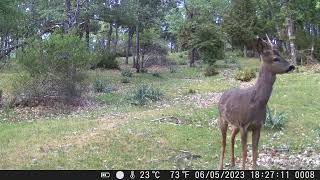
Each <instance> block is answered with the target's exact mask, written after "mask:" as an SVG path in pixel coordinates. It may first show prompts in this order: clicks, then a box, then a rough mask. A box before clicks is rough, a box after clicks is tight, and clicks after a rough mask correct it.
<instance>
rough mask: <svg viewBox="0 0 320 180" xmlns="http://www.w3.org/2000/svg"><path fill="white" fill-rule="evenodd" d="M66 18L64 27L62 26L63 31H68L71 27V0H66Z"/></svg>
mask: <svg viewBox="0 0 320 180" xmlns="http://www.w3.org/2000/svg"><path fill="white" fill-rule="evenodd" d="M65 3H66V19H65V27H64V32H65V33H68V32H69V29H70V27H71V18H72V17H71V1H70V0H66V2H65Z"/></svg>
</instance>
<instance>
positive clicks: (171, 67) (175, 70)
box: [169, 65, 178, 73]
mask: <svg viewBox="0 0 320 180" xmlns="http://www.w3.org/2000/svg"><path fill="white" fill-rule="evenodd" d="M177 69H178V68H177V66H176V65H170V66H169V71H170V73H176V72H177Z"/></svg>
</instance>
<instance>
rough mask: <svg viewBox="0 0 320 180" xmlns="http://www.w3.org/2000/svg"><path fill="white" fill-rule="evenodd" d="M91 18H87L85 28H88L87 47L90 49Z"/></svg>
mask: <svg viewBox="0 0 320 180" xmlns="http://www.w3.org/2000/svg"><path fill="white" fill-rule="evenodd" d="M89 24H90V19H89V18H87V19H86V23H85V30H86V44H87V48H88V49H90V26H89Z"/></svg>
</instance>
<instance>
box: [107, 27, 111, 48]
mask: <svg viewBox="0 0 320 180" xmlns="http://www.w3.org/2000/svg"><path fill="white" fill-rule="evenodd" d="M111 36H112V23H111V22H110V23H109V31H108V41H107V49H108V51H110V48H111V47H110V44H111Z"/></svg>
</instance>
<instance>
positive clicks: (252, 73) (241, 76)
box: [235, 68, 256, 82]
mask: <svg viewBox="0 0 320 180" xmlns="http://www.w3.org/2000/svg"><path fill="white" fill-rule="evenodd" d="M255 77H256V70H255V69H251V68H245V69H244V70H241V69H238V70H237V72H236V74H235V79H236V80H239V81H244V82H248V81H251V80H252V79H253V78H255Z"/></svg>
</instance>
